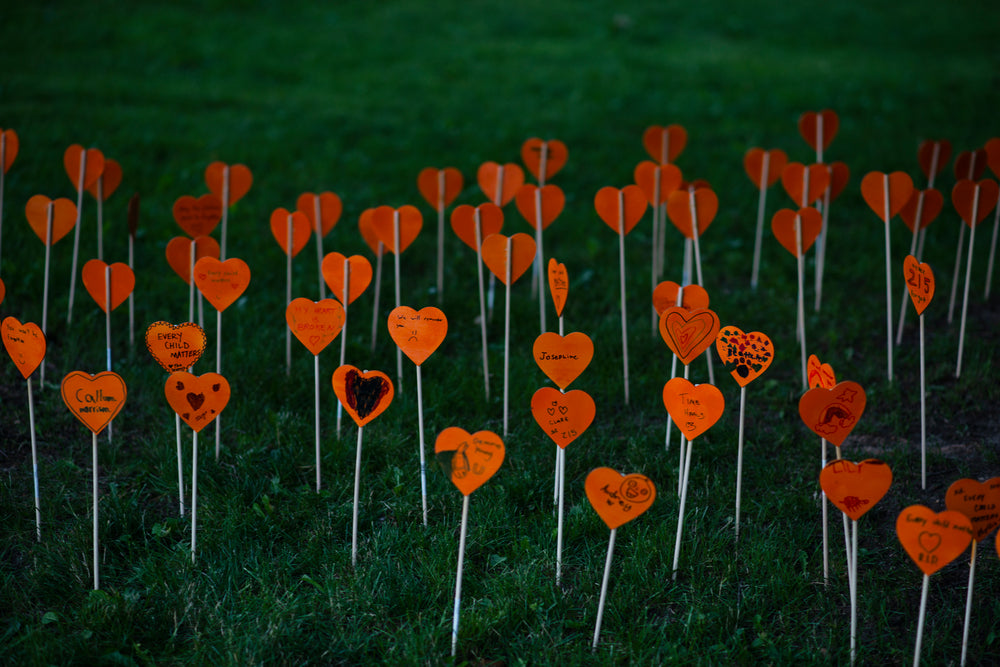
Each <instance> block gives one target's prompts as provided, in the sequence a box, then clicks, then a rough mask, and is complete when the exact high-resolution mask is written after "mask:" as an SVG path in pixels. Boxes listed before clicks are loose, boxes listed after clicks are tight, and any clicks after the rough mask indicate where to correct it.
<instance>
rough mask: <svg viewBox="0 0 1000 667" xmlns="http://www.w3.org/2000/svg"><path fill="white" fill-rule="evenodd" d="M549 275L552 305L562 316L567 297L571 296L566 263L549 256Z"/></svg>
mask: <svg viewBox="0 0 1000 667" xmlns="http://www.w3.org/2000/svg"><path fill="white" fill-rule="evenodd" d="M548 276H549V294H551V295H552V305H554V306H555V308H556V315H557V316H559V317H562V313H563V308H565V307H566V297H568V296H569V273H567V272H566V265H565V264H561V263H559V262H557V261H556V259H555V257H549V267H548Z"/></svg>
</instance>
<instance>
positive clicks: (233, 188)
mask: <svg viewBox="0 0 1000 667" xmlns="http://www.w3.org/2000/svg"><path fill="white" fill-rule="evenodd" d="M227 178H228V180H229V186H228V195H229V198H228V204H229V206H232V205H233V204H235V203H236V202H238V201H239V200H241V199H243V195H245V194H246V193H247V192H249V191H250V186H251V185H253V174H251V173H250V169H248V168H247V166H246V165H243V164H234V165H228V164H226V163H225V162H213V163H212V164H210V165H208V166H207V167H205V185H206V186H208V189H209V191H210V192H212V193H214V194H215V195H216V196H218V197H219V199H220V200H221V201H222V202H223V205H225V204H226V203H227V199H226V197H225V194H226V179H227Z"/></svg>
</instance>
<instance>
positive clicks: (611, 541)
mask: <svg viewBox="0 0 1000 667" xmlns="http://www.w3.org/2000/svg"><path fill="white" fill-rule="evenodd" d="M617 531H618V529H617V528H612V529H611V537H609V538H608V555H607V557H606V558H605V559H604V577H603V578H602V579H601V598H600V600H599V601H598V603H597V621H596V622H595V623H594V642H593V644H591V647H590V648H591V650H594V651H596V650H597V640H598V639H599V638H600V636H601V621H602V620H603V619H604V602H605V600H607V598H608V579H610V577H611V559H612V557H613V556H614V553H615V533H616V532H617Z"/></svg>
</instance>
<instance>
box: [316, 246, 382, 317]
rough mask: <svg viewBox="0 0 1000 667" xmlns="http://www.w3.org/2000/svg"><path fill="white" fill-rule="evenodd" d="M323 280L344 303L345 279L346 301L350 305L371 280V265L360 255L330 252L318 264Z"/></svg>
mask: <svg viewBox="0 0 1000 667" xmlns="http://www.w3.org/2000/svg"><path fill="white" fill-rule="evenodd" d="M320 271H322V273H323V280H324V281H326V284H327V287H329V288H330V291H331V292H333V296H335V297H336V298H338V299H340V302H341V303H342V304H344V281H345V280H346V281H347V303H346V304H344V305H348V306H349V305H351V304H352V303H354V301H355V299H357V298H358V297H359V296H361V294H362V293H363V292H364V291H365V290H366V289H368V285H370V284H371V282H372V265H371V262H369V261H368V259H367V258H365V257H363V256H361V255H351V256H350V257H344V256H343V255H342V254H340V253H339V252H331V253H329V254H328V255H327V256H326V257H324V258H323V262H322V263H321V264H320Z"/></svg>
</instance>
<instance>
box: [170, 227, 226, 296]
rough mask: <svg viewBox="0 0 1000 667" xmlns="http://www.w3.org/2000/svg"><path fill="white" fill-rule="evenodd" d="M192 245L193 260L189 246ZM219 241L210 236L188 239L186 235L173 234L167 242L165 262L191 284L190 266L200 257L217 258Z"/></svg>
mask: <svg viewBox="0 0 1000 667" xmlns="http://www.w3.org/2000/svg"><path fill="white" fill-rule="evenodd" d="M192 245H193V246H194V260H193V261H192V259H191V246H192ZM219 252H220V250H219V242H218V241H216V240H215V239H213V238H212V237H211V236H199V237H197V238H195V239H189V238H188V237H186V236H175V237H174V238H172V239H170V241H169V242H168V243H167V250H166V255H167V264H169V265H170V268H171V269H173V270H174V273H176V274H177V275H179V276H180V277H181V279H182V280H183V281H184V282H186V283H187V284H188V285H190V284H191V268H192V266H193V265H194V263H195V262H197V261H198V260H199V259H201V258H202V257H214V258H215V259H219Z"/></svg>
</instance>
